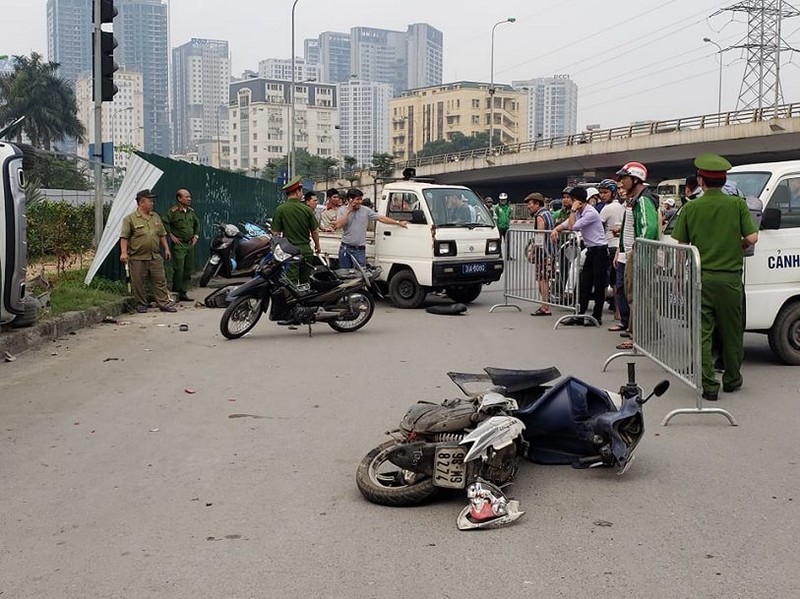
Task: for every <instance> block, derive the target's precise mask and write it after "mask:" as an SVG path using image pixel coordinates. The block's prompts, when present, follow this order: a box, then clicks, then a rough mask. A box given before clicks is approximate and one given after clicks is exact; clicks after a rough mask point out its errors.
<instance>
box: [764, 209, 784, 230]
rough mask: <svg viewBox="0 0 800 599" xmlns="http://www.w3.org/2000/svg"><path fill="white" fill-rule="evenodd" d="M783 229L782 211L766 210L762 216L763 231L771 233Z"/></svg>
mask: <svg viewBox="0 0 800 599" xmlns="http://www.w3.org/2000/svg"><path fill="white" fill-rule="evenodd" d="M780 228H781V211H780V210H779V209H778V208H765V209H764V214H762V215H761V230H762V231H769V230H776V229H780Z"/></svg>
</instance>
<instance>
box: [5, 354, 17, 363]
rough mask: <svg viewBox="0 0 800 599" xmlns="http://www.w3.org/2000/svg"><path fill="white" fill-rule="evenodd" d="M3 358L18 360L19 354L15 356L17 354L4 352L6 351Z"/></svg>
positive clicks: (9, 360) (11, 360)
mask: <svg viewBox="0 0 800 599" xmlns="http://www.w3.org/2000/svg"><path fill="white" fill-rule="evenodd" d="M3 359H4V360H5V361H6V362H16V360H17V356H15V355H13V354H10V353H9V352H4V353H3Z"/></svg>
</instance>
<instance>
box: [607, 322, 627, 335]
mask: <svg viewBox="0 0 800 599" xmlns="http://www.w3.org/2000/svg"><path fill="white" fill-rule="evenodd" d="M627 329H628V327H624V326H622V325H621V324H612V325H611V326H610V327H608V330H609V331H614V332H615V333H616V332H619V331H625V330H627Z"/></svg>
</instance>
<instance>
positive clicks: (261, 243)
mask: <svg viewBox="0 0 800 599" xmlns="http://www.w3.org/2000/svg"><path fill="white" fill-rule="evenodd" d="M269 245H270V238H269V237H267V236H266V235H264V236H262V237H253V238H251V239H244V240H242V241H240V242H239V247H238V248H237V252H236V253H237V254H239V256H240V259H244V258H247V256H249V255H251V254H253V253H255V252H258V251H260V250H262V249H264V248H266V247H269Z"/></svg>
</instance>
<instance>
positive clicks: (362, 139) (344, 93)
mask: <svg viewBox="0 0 800 599" xmlns="http://www.w3.org/2000/svg"><path fill="white" fill-rule="evenodd" d="M337 89H338V91H339V128H340V131H339V149H340V152H341V155H342V156H353V157H354V158H355V159H356V164H357V165H359V166H366V165H369V164H371V163H372V155H373V154H382V153H384V152H388V151H389V100H390V99H391V97H392V89H393V88H392V85H391V84H390V83H376V82H373V81H362V80H360V79H350V80H348V81H346V82H344V83H339V84H338V85H337Z"/></svg>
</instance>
